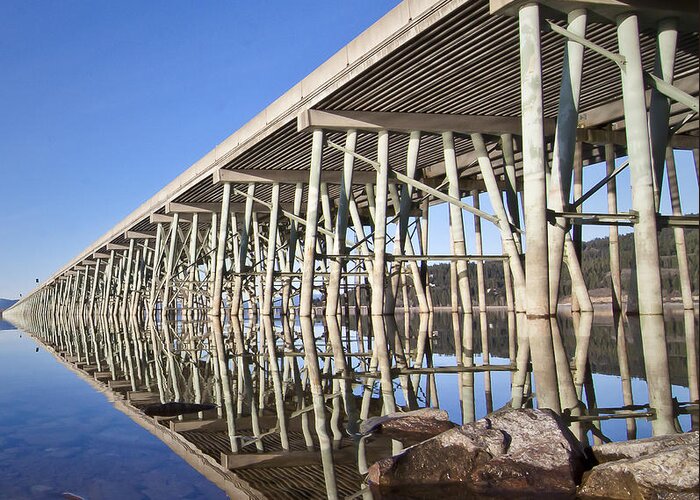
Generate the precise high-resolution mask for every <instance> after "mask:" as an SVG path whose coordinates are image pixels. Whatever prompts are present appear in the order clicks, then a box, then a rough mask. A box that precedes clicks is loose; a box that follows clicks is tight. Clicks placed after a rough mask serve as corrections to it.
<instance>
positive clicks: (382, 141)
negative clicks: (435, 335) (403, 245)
mask: <svg viewBox="0 0 700 500" xmlns="http://www.w3.org/2000/svg"><path fill="white" fill-rule="evenodd" d="M377 157H378V158H377V159H378V163H379V170H377V191H376V194H375V209H374V210H375V214H374V238H373V242H374V262H373V264H372V265H373V266H374V269H373V270H372V303H371V309H372V315H373V316H381V315H383V314H384V312H386V313H390V314H393V313H394V311H393V310H391V311H385V299H386V290H385V281H384V279H385V277H386V209H387V202H388V194H389V132H387V131H386V130H382V131H380V132H379V134H378V142H377ZM367 196H368V198H369V196H370V191H368V192H367Z"/></svg>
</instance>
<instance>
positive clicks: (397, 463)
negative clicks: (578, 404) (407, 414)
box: [367, 408, 585, 496]
mask: <svg viewBox="0 0 700 500" xmlns="http://www.w3.org/2000/svg"><path fill="white" fill-rule="evenodd" d="M584 464H585V452H584V450H583V447H582V446H581V444H580V443H579V442H578V441H577V440H576V438H575V437H574V436H573V434H571V432H570V431H569V430H568V429H567V428H566V425H565V424H564V423H563V422H562V421H561V420H560V419H559V417H558V416H557V415H556V414H555V413H554V412H552V411H549V410H532V409H517V410H516V409H510V408H508V409H504V410H501V411H498V412H496V413H493V414H491V415H489V416H488V417H487V418H484V419H482V420H479V421H477V422H474V423H471V424H466V425H463V426H462V427H459V428H456V429H452V430H449V431H447V432H444V433H443V434H440V435H438V436H436V437H434V438H432V439H429V440H427V441H424V442H422V443H420V444H417V445H415V446H412V447H410V448H407V449H406V450H404V451H403V452H402V453H400V454H399V455H396V456H394V457H391V458H388V459H384V460H381V461H379V462H377V463H375V464H374V465H372V467H370V470H369V475H368V478H367V479H368V481H369V483H370V484H372V485H377V486H379V487H383V488H391V487H393V486H395V485H398V484H404V485H410V484H415V485H425V484H444V483H454V482H460V483H463V484H464V486H465V487H466V488H468V489H469V490H470V491H471V492H472V493H473V494H476V495H482V496H497V495H511V494H516V495H518V496H523V495H527V494H547V495H550V496H555V495H573V494H574V493H575V491H576V484H577V481H578V480H579V479H580V477H581V474H582V473H583V468H584Z"/></svg>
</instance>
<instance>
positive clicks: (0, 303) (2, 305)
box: [0, 299, 17, 311]
mask: <svg viewBox="0 0 700 500" xmlns="http://www.w3.org/2000/svg"><path fill="white" fill-rule="evenodd" d="M16 302H17V299H0V311H3V310H5V309H7V308H8V307H10V306H12V305H13V304H15V303H16Z"/></svg>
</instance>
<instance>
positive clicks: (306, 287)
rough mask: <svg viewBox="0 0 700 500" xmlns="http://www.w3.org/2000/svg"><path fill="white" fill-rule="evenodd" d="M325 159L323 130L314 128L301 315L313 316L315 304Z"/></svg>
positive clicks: (307, 205) (300, 306)
mask: <svg viewBox="0 0 700 500" xmlns="http://www.w3.org/2000/svg"><path fill="white" fill-rule="evenodd" d="M322 159H323V130H314V132H313V143H312V146H311V168H310V172H309V184H308V195H307V200H306V233H305V235H304V262H303V263H302V275H301V299H300V302H299V315H300V316H302V317H310V316H311V307H312V305H313V290H314V277H315V271H316V235H317V232H318V227H317V226H318V202H319V197H320V189H321V162H322Z"/></svg>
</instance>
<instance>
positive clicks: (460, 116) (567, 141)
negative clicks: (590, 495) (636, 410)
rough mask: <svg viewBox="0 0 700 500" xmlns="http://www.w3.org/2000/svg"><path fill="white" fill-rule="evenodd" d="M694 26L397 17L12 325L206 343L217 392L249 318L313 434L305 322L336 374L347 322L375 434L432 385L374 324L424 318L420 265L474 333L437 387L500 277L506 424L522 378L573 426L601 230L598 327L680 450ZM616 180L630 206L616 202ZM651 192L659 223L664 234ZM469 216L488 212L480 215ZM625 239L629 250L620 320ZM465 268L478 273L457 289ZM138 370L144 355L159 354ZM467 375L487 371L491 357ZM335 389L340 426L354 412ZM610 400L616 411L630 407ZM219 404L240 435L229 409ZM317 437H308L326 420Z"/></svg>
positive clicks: (444, 2)
mask: <svg viewBox="0 0 700 500" xmlns="http://www.w3.org/2000/svg"><path fill="white" fill-rule="evenodd" d="M697 26H698V5H697V2H695V1H693V0H687V1H686V0H677V1H675V2H661V1H641V0H640V1H636V0H577V1H573V0H541V1H539V2H536V1H532V0H527V1H521V0H491V1H487V0H405V1H404V2H402V3H401V4H399V5H398V6H397V7H396V8H394V9H393V10H392V11H390V12H389V13H387V14H386V15H385V16H384V17H383V18H382V19H380V20H379V21H377V22H376V23H375V24H374V25H373V26H371V27H370V28H368V29H367V30H366V31H365V32H364V33H362V34H361V35H360V36H359V37H357V38H356V39H355V40H353V41H352V42H351V43H349V44H348V45H347V46H346V47H344V48H343V49H342V50H340V51H339V52H338V53H337V54H335V55H334V56H333V57H332V58H330V59H329V60H328V61H326V62H325V63H324V64H322V65H321V66H320V67H319V68H318V69H317V70H315V71H314V72H313V73H311V74H310V75H309V76H307V77H306V78H305V79H303V80H302V81H301V82H299V83H298V84H297V85H295V86H294V87H292V88H291V89H289V90H288V91H287V92H286V93H285V94H284V95H283V96H281V97H280V98H279V99H277V100H276V101H275V102H273V103H272V104H271V105H270V106H268V107H267V108H266V109H265V110H263V111H262V112H260V114H258V115H257V116H256V117H255V118H254V119H252V120H251V121H250V122H249V123H247V124H246V125H244V126H243V127H242V128H241V129H239V130H238V131H236V132H235V133H233V135H231V136H230V137H228V138H227V139H226V140H224V141H223V142H222V143H221V144H219V145H217V146H216V147H215V148H214V149H213V150H211V151H210V152H209V153H208V154H207V155H205V156H204V157H203V158H202V159H200V160H199V161H198V162H196V163H195V164H194V165H192V166H191V167H190V168H188V169H187V170H186V171H185V172H183V173H182V174H181V175H180V176H178V177H177V178H175V179H174V180H173V181H172V182H171V183H170V184H168V185H167V186H166V187H165V188H163V189H162V190H161V191H159V192H158V193H156V194H155V195H154V196H153V197H152V198H151V199H149V200H148V201H147V202H145V203H144V204H143V205H142V206H140V207H138V208H137V209H136V210H135V211H134V212H133V213H132V214H131V215H129V216H128V217H127V218H126V219H124V220H123V221H122V222H120V223H119V224H117V225H116V226H115V227H114V228H113V229H111V230H110V231H109V232H108V233H107V234H105V235H103V236H102V237H101V238H99V239H98V240H97V241H96V242H94V243H93V244H91V245H90V246H88V247H87V248H86V249H85V250H84V251H83V252H81V253H80V254H79V255H78V256H76V257H75V258H74V259H73V260H71V261H70V262H69V263H67V264H66V265H65V266H64V267H63V268H61V269H59V270H58V271H56V273H55V274H54V275H53V276H51V277H50V278H49V279H48V280H46V281H45V282H43V283H42V284H41V285H40V286H38V287H37V288H36V290H34V291H33V292H32V293H31V294H29V295H28V296H26V297H24V298H23V299H22V300H21V301H20V302H19V303H18V304H16V305H15V306H14V307H13V308H12V309H10V310H8V311H7V316H8V317H9V318H10V319H12V320H14V321H17V322H18V323H24V324H27V325H33V327H34V328H39V327H40V326H42V325H43V327H46V326H47V325H54V326H55V325H56V324H58V323H60V324H70V322H71V321H73V320H72V319H70V318H75V317H79V318H83V319H84V318H134V319H136V320H137V321H138V322H139V323H142V324H145V325H147V326H148V327H149V328H151V329H152V330H153V331H155V332H161V333H162V332H163V331H164V326H163V325H164V324H166V323H167V322H169V321H185V322H187V321H204V320H209V321H212V328H213V335H212V336H211V337H209V339H210V340H209V341H210V342H211V343H212V350H213V352H215V353H216V354H215V356H216V360H217V362H216V363H215V364H217V370H218V371H217V373H220V374H221V376H220V377H219V378H218V381H219V382H218V383H220V384H221V389H222V390H223V393H224V394H225V393H226V391H230V387H229V381H228V376H226V374H229V373H230V371H231V370H235V364H236V359H237V356H239V355H240V354H241V352H240V349H242V345H241V344H242V342H239V340H240V339H237V338H234V337H236V335H237V334H236V333H234V332H233V331H232V329H231V327H230V325H231V321H230V320H231V319H232V318H234V317H238V316H241V315H242V314H243V313H244V311H245V312H246V313H247V317H248V318H250V317H253V316H255V318H257V319H256V321H259V322H260V328H261V329H262V331H263V332H264V335H263V336H264V338H265V339H266V340H265V341H264V342H263V343H262V344H261V346H264V345H267V349H268V354H269V358H268V363H269V365H270V367H273V368H275V370H273V371H274V372H276V367H278V365H279V364H280V363H282V364H283V365H284V366H286V364H285V363H286V362H283V361H281V360H282V358H284V355H285V354H284V353H289V352H292V351H294V350H295V349H297V350H298V351H299V353H303V355H304V359H305V361H304V366H305V367H306V368H307V369H308V377H309V385H310V387H311V391H312V393H313V397H314V401H316V402H317V403H318V404H317V405H316V406H315V409H316V410H317V412H320V413H321V414H322V413H323V403H322V402H323V397H324V394H323V391H322V385H323V384H321V382H320V380H321V374H320V372H319V366H320V365H319V363H320V361H319V359H320V358H321V357H323V356H324V355H325V353H323V352H320V351H319V349H318V347H317V345H316V339H315V337H314V331H313V326H312V325H311V316H312V314H313V313H315V312H320V311H321V310H323V311H324V313H323V314H324V315H325V316H326V318H327V319H328V331H327V338H328V345H329V346H330V347H329V349H330V355H331V357H332V359H333V370H334V372H336V373H338V374H341V375H342V374H347V373H349V372H350V371H351V370H352V368H351V363H350V362H349V360H350V359H352V357H353V352H352V348H351V346H350V344H349V343H346V342H345V341H344V340H343V339H342V338H341V329H340V325H341V324H342V323H341V321H342V320H341V319H339V318H342V317H343V316H344V314H347V311H348V310H349V309H350V306H352V307H353V308H356V309H357V311H358V312H364V311H368V312H369V314H370V316H371V318H372V327H371V328H372V330H371V333H370V337H371V341H372V342H371V348H370V349H364V354H365V355H367V356H368V357H367V362H368V363H370V359H371V368H370V367H369V365H368V368H367V372H366V373H372V374H375V375H373V376H374V377H375V378H376V379H378V380H379V383H380V387H381V394H382V404H383V410H382V411H383V412H384V413H389V412H392V411H394V410H395V409H396V400H395V397H394V386H393V383H394V380H393V379H395V378H398V379H399V383H400V385H401V387H402V389H403V390H405V391H406V390H408V389H409V387H406V385H407V384H408V385H409V386H410V385H411V382H412V378H411V377H407V376H406V374H410V373H411V370H412V369H417V370H421V369H423V370H425V367H423V368H421V363H422V360H423V352H424V351H423V350H422V349H423V347H421V346H419V347H418V351H419V355H418V357H416V359H415V361H413V362H412V361H411V357H410V356H406V353H404V352H402V351H401V349H397V346H396V345H394V341H393V340H394V339H393V338H392V337H391V335H392V334H388V333H387V328H386V324H385V321H384V320H383V318H384V317H386V316H392V315H393V314H394V312H395V310H396V306H397V303H401V304H403V305H404V306H408V305H409V302H412V303H411V304H410V305H411V306H413V307H415V308H416V309H417V310H418V311H419V312H420V313H428V314H429V313H430V312H431V311H433V309H434V306H433V302H432V297H431V286H430V277H429V273H428V266H429V264H430V263H431V262H435V261H442V262H444V261H449V262H450V266H451V270H452V273H451V285H452V304H453V307H454V308H455V310H457V308H459V307H461V310H462V311H463V314H465V315H466V316H467V317H468V318H469V320H468V321H465V327H464V330H463V332H462V338H461V345H459V344H458V345H457V347H456V353H455V354H456V355H457V356H456V359H457V367H456V368H455V367H453V368H454V369H455V370H460V369H461V370H463V371H462V373H470V370H475V369H476V368H478V367H474V366H473V365H474V362H473V358H472V356H471V345H472V339H473V336H474V335H481V336H482V337H481V338H482V339H486V340H487V335H488V334H487V332H486V329H485V327H484V326H483V324H482V325H481V327H480V329H479V331H478V332H475V331H473V328H472V322H471V315H472V314H473V313H472V307H473V306H475V305H478V306H479V310H480V311H484V310H485V306H486V305H487V302H486V301H487V299H486V291H485V285H484V278H483V267H484V262H486V261H487V260H500V261H502V262H503V269H504V275H505V283H504V289H505V291H506V298H507V307H508V311H509V313H511V314H512V318H513V338H512V350H511V352H512V359H511V362H512V369H513V372H514V373H513V378H512V388H511V392H512V404H513V405H515V406H520V405H522V404H523V402H524V401H525V400H526V399H527V397H528V396H529V391H530V390H531V387H532V386H531V377H532V382H534V385H536V388H537V392H536V395H535V396H536V401H537V405H538V406H540V407H548V408H551V409H553V410H555V411H557V412H563V411H566V412H569V413H571V414H572V415H574V416H576V415H585V413H586V408H585V405H583V404H582V403H581V399H582V397H583V396H582V387H583V386H584V383H585V381H586V380H587V378H586V377H587V375H588V374H587V373H586V370H587V368H586V366H587V352H588V340H589V338H590V335H589V334H588V333H589V332H590V317H591V316H592V311H593V307H592V303H591V299H590V297H589V292H588V290H587V288H586V285H585V281H584V276H583V272H582V263H581V253H580V249H581V227H582V226H584V225H587V224H595V225H607V226H609V228H610V233H609V235H610V277H611V295H612V298H613V310H614V311H615V313H616V315H617V316H616V318H617V317H619V318H622V317H626V318H627V321H626V323H625V324H624V325H623V322H622V320H620V321H617V320H616V328H618V334H619V335H621V336H622V338H623V339H624V330H623V328H626V327H628V328H635V329H638V330H639V331H640V332H641V338H642V342H643V352H644V363H645V370H646V377H647V381H648V387H649V404H650V408H651V410H650V411H652V413H653V414H654V420H653V431H654V433H655V434H664V433H673V432H676V427H675V426H674V422H675V418H676V416H677V415H676V414H675V412H674V404H673V401H672V394H671V384H670V379H669V367H668V355H667V348H666V343H665V327H664V321H663V301H662V293H661V271H660V264H659V250H658V234H659V231H660V229H661V228H663V227H667V226H672V227H673V228H674V236H675V240H676V248H677V257H678V258H677V262H678V264H677V265H678V272H679V275H680V282H681V290H682V298H683V306H684V309H685V311H686V313H687V314H686V330H685V334H686V346H687V348H688V352H687V368H688V387H689V390H690V396H691V397H690V399H691V401H695V402H697V400H698V371H697V352H696V348H697V340H696V332H695V320H694V313H693V307H694V306H693V298H692V289H691V276H690V273H689V270H688V257H687V255H686V249H685V241H684V231H688V230H693V231H697V228H698V218H697V216H688V215H685V214H683V213H682V212H681V204H680V198H679V189H678V176H677V173H676V167H675V162H674V156H673V150H674V149H675V150H678V149H681V150H692V151H693V153H694V159H695V180H696V181H697V178H698V147H699V144H698V70H699V67H700V66H699V60H698V33H697ZM622 157H627V159H626V160H625V161H624V162H623V163H621V164H620V162H618V161H617V160H618V159H619V158H622ZM600 162H605V164H606V165H607V174H606V176H605V177H604V178H603V179H602V180H601V181H600V182H598V183H597V184H596V185H595V186H594V187H593V188H592V189H590V190H589V191H587V192H583V180H582V179H583V175H584V171H585V170H586V169H585V168H584V167H585V166H587V165H592V164H596V163H600ZM624 169H628V170H629V177H630V184H631V185H621V184H618V183H616V176H617V175H618V174H619V173H620V172H621V171H622V170H624ZM688 177H689V178H692V177H693V176H692V174H691V175H690V176H688ZM664 185H666V186H665V187H664ZM662 187H663V189H662ZM601 190H602V191H607V200H608V203H607V211H606V212H605V213H600V212H599V213H588V212H585V210H584V208H585V206H586V205H585V202H586V200H587V199H588V198H589V197H590V196H591V195H592V194H593V193H595V192H598V191H601ZM621 190H624V191H629V192H631V198H632V210H631V211H630V212H620V211H619V210H618V208H617V193H618V192H620V191H621ZM666 192H668V193H670V196H671V207H672V212H671V213H667V214H662V213H660V208H659V207H660V206H661V199H660V197H661V196H662V193H666ZM481 195H483V196H485V197H486V196H487V197H488V200H489V202H490V206H491V207H492V213H486V212H485V211H483V210H481V209H480V206H479V200H480V197H481ZM440 203H446V204H448V206H449V234H445V235H444V238H445V239H447V238H449V241H450V248H451V252H450V253H449V254H448V255H444V254H441V255H435V254H432V253H431V251H430V248H429V247H428V242H429V241H430V238H429V234H430V226H431V224H430V220H429V213H430V211H429V208H430V207H431V206H432V205H435V204H440ZM465 216H470V217H473V218H474V228H475V231H476V234H475V242H476V245H475V247H474V248H467V245H466V243H465V241H468V240H469V238H466V239H465V224H464V222H463V218H464V217H465ZM484 224H491V225H494V226H495V227H496V228H497V231H498V234H499V235H500V239H501V248H502V252H501V253H500V254H498V255H485V254H484V252H483V244H482V233H481V231H482V229H481V228H482V225H484ZM620 226H625V227H628V228H630V229H631V230H632V231H633V232H634V236H635V237H634V242H635V266H634V269H633V270H632V279H631V280H630V283H629V285H627V284H626V283H625V284H624V285H625V286H624V288H626V291H627V293H628V295H629V299H628V300H627V301H623V280H622V277H621V269H620V254H619V247H618V228H619V227H620ZM470 263H475V266H476V270H477V282H476V283H475V284H474V283H472V284H471V286H470V283H469V281H470V277H469V273H468V268H469V265H470ZM564 264H565V265H566V268H567V269H568V273H569V275H570V276H571V281H572V287H573V294H572V295H573V305H572V308H573V310H574V312H575V313H577V314H580V315H581V317H580V318H581V319H580V321H577V322H576V323H577V326H576V328H577V330H576V336H577V344H576V350H575V353H572V354H573V369H572V367H571V366H570V359H569V358H570V356H569V355H567V353H566V351H565V349H564V346H563V343H562V341H561V332H560V328H559V325H558V322H557V316H556V312H557V304H558V302H559V283H560V279H561V274H562V268H563V267H564ZM472 290H475V291H476V293H475V295H476V297H472ZM623 302H626V309H625V311H624V312H623V311H622V309H623ZM319 305H321V306H322V308H321V309H318V307H317V306H319ZM290 315H296V316H297V317H298V318H300V320H301V329H300V331H297V330H295V328H294V322H293V321H292V322H291V323H289V322H287V321H286V320H285V321H283V326H284V327H283V328H282V329H281V330H280V329H279V328H278V327H277V326H276V325H275V323H274V322H273V321H272V320H271V318H272V319H274V318H275V317H277V316H279V317H282V318H287V317H289V316H290ZM241 317H242V316H241ZM290 324H291V326H290ZM587 332H588V333H587ZM76 335H77V334H76ZM298 340H300V341H301V346H299V344H298V342H297V341H298ZM126 341H127V342H129V340H126ZM425 341H426V340H425V338H423V339H422V340H421V342H425ZM171 342H172V339H170V338H169V337H167V339H166V343H167V344H169V343H171ZM622 344H623V348H624V340H623V341H622ZM484 345H485V346H486V349H487V348H488V341H486V342H485V344H484ZM275 346H277V348H275ZM295 346H296V347H295ZM398 347H399V348H400V347H401V346H400V345H399V346H398ZM152 349H153V352H154V353H156V352H161V351H160V349H161V348H160V347H158V346H157V345H156V343H155V341H154V344H153V346H152ZM280 350H281V351H280ZM362 350H363V349H360V351H362ZM263 352H265V351H264V349H263ZM280 352H282V354H281V355H280ZM154 355H155V354H154ZM484 355H485V356H484V359H485V360H486V361H485V366H484V367H482V369H483V370H484V371H486V372H487V373H488V370H489V366H488V351H487V350H486V352H485V353H484ZM295 359H296V358H295ZM621 359H622V358H621ZM295 363H296V361H295ZM322 364H323V363H322ZM295 366H296V364H295ZM397 370H398V373H401V374H403V376H398V377H397V376H396V373H397ZM435 370H436V371H434V372H433V373H435V372H439V370H438V369H435ZM414 373H419V372H414ZM420 373H423V372H420ZM272 376H273V378H274V377H278V378H279V376H281V375H279V373H276V374H275V373H273V375H272ZM284 376H285V377H286V376H287V374H286V370H285V375H284ZM290 376H291V375H290ZM418 377H420V375H418ZM278 378H277V379H275V380H278ZM346 378H347V377H346ZM370 378H371V377H370ZM278 381H279V380H278ZM628 382H629V381H628ZM344 384H345V382H343V383H341V384H340V385H341V386H342V387H341V389H342V394H343V397H344V398H345V404H346V406H345V408H346V413H347V416H348V425H349V426H350V427H351V426H352V425H354V424H353V422H352V420H357V417H358V414H357V412H355V410H354V409H352V408H353V404H352V403H351V402H350V401H349V396H348V394H350V393H351V392H352V391H351V388H350V386H349V383H348V384H345V385H344ZM627 392H628V393H629V394H628V396H629V397H631V388H630V387H627ZM465 394H466V393H465ZM471 397H472V398H473V389H472V396H471ZM225 406H226V411H227V412H234V413H235V409H234V407H233V403H232V400H230V399H228V398H226V405H225ZM366 411H368V410H367V408H364V407H363V409H362V410H361V411H360V415H359V417H360V418H366V416H367V413H366ZM463 418H464V420H465V421H468V420H470V419H473V418H474V415H473V408H472V410H471V412H470V411H469V410H468V408H467V407H466V406H465V412H464V414H463ZM316 423H317V430H318V432H319V436H321V435H323V429H322V427H323V425H324V417H323V415H318V414H317V419H316ZM229 430H231V429H229ZM232 439H233V438H232ZM321 445H323V443H321ZM232 446H233V449H234V450H235V449H236V448H235V445H232Z"/></svg>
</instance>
